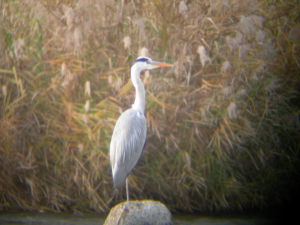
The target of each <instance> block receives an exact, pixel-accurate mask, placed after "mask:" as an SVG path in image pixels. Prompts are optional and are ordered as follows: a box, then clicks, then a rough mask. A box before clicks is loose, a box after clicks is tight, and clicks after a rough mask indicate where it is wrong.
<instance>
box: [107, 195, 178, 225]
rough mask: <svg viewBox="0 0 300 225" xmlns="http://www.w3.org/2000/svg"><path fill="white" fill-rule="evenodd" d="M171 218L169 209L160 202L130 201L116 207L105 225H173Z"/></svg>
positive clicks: (111, 211)
mask: <svg viewBox="0 0 300 225" xmlns="http://www.w3.org/2000/svg"><path fill="white" fill-rule="evenodd" d="M171 217H172V216H171V213H170V211H169V210H168V208H167V207H166V206H165V205H164V204H162V203H160V202H158V201H152V200H144V201H128V202H122V203H120V204H118V205H116V206H114V207H113V208H112V209H111V210H110V212H109V215H108V216H107V218H106V220H105V222H104V225H117V224H119V225H121V224H122V225H129V224H130V225H171V224H173V223H172V218H171Z"/></svg>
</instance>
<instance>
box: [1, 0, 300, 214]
mask: <svg viewBox="0 0 300 225" xmlns="http://www.w3.org/2000/svg"><path fill="white" fill-rule="evenodd" d="M182 2H183V1H161V0H156V1H108V0H104V1H97V2H95V1H92V0H87V1H84V0H77V1H69V0H62V1H50V0H45V1H33V0H32V1H31V0H28V1H8V0H5V1H2V2H1V3H0V6H1V12H0V21H1V24H0V86H1V90H0V101H1V103H0V209H3V210H4V209H24V210H38V211H75V212H76V211H91V210H93V211H99V212H106V211H107V210H108V209H109V207H111V206H112V205H114V204H116V203H117V202H119V201H121V200H123V199H124V196H125V195H124V193H123V191H124V190H123V191H122V190H121V191H119V192H115V191H114V190H113V188H112V183H111V174H110V166H109V156H108V149H109V142H110V137H111V133H112V129H113V126H114V124H115V121H116V119H117V118H118V115H119V114H120V112H121V111H123V110H125V109H126V108H128V107H130V105H131V104H132V101H133V97H134V94H133V93H134V90H133V88H132V85H131V83H130V81H129V75H128V74H129V69H130V64H131V62H132V61H133V60H134V58H135V57H137V56H138V51H141V49H142V48H143V47H147V48H148V51H149V52H150V56H152V57H153V58H154V59H159V60H165V61H167V62H173V63H174V69H173V70H161V71H155V72H151V74H147V73H146V74H145V75H144V82H145V85H146V90H147V106H146V107H147V110H146V111H147V112H146V114H147V115H146V116H147V121H148V137H147V146H146V149H145V150H144V153H143V156H142V158H141V160H140V162H139V163H138V165H137V167H136V169H135V170H134V172H133V174H132V175H130V177H129V179H130V186H131V188H130V189H131V193H132V195H133V196H132V198H135V199H143V198H154V199H156V200H161V201H163V202H165V203H166V204H168V206H169V207H170V208H172V209H173V210H183V211H195V210H224V209H244V208H247V207H255V208H260V207H265V206H266V205H267V204H268V203H274V204H277V203H278V202H280V201H283V200H286V199H287V198H289V197H288V190H289V189H290V188H292V184H291V182H290V181H286V179H282V178H284V177H289V178H290V180H292V179H293V178H294V177H296V176H297V174H296V172H295V171H297V167H298V166H297V165H299V160H298V159H299V149H300V148H299V142H298V141H297V140H298V136H299V118H298V115H299V104H298V101H299V93H298V90H297V87H298V86H299V74H298V71H299V57H298V53H299V43H297V42H296V41H295V38H291V35H289V32H291V31H293V30H296V28H297V19H298V12H299V6H298V5H299V4H294V5H293V7H292V4H291V3H290V1H287V2H286V1H264V2H263V4H259V3H253V1H251V4H250V5H251V7H250V6H249V2H248V1H242V2H241V3H240V2H237V1H224V3H223V1H187V3H186V4H187V5H186V7H187V9H185V7H184V6H183V5H182ZM226 2H228V3H226ZM294 2H297V1H294ZM273 4H275V5H276V6H278V7H274V10H271V11H270V10H269V7H270V6H271V5H273ZM180 5H181V7H180ZM254 12H255V13H254ZM282 12H285V13H284V15H283V14H282ZM253 13H254V14H256V15H260V16H262V18H264V22H263V23H262V24H263V25H260V18H254V17H253V18H254V19H256V20H255V21H254V22H252V24H250V25H249V24H248V25H247V26H246V25H243V24H242V21H244V22H247V21H248V22H249V21H251V17H250V16H249V17H245V15H250V14H253ZM254 19H253V20H254ZM253 26H254V28H255V29H254V30H255V32H256V31H259V32H260V33H255V32H254V31H253V30H252V31H253V32H248V33H247V29H248V30H250V31H251V29H253V28H251V27H253ZM246 27H247V29H246ZM295 27H296V28H295ZM243 29H244V30H243ZM241 30H243V31H241ZM238 32H239V33H241V34H242V38H241V40H239V37H238ZM254 33H255V34H254ZM126 37H127V39H126ZM128 38H129V41H128ZM125 40H127V43H125V42H126V41H125ZM200 46H202V47H204V49H205V52H204V53H203V52H201V50H200V49H201V48H199V47H200ZM249 46H250V47H249ZM143 51H144V52H145V51H147V50H145V49H144V50H143ZM203 54H204V55H203ZM225 62H228V64H225ZM274 185H276V186H277V187H278V190H282V191H283V192H284V194H283V195H282V196H281V195H280V194H278V193H279V191H278V192H277V191H276V190H274ZM273 196H275V197H276V198H272V197H273ZM272 201H273V202H272Z"/></svg>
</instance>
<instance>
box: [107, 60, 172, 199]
mask: <svg viewBox="0 0 300 225" xmlns="http://www.w3.org/2000/svg"><path fill="white" fill-rule="evenodd" d="M171 66H172V64H168V63H163V62H158V61H154V60H152V59H150V58H148V57H138V58H137V59H136V60H135V62H134V63H133V65H132V66H131V71H130V77H131V82H132V84H133V86H134V88H135V100H134V103H133V105H132V107H131V108H129V109H127V110H126V111H124V112H123V113H122V114H121V115H120V117H119V119H118V120H117V122H116V125H115V128H114V131H113V134H112V138H111V142H110V149H109V155H110V164H111V168H112V176H113V183H114V187H115V188H119V187H121V186H122V185H123V184H124V182H125V180H126V196H127V201H128V200H129V191H128V179H127V177H128V175H129V174H130V173H131V171H132V169H133V168H134V167H135V165H136V164H137V161H138V160H139V158H140V156H141V154H142V151H143V148H144V144H145V141H146V133H147V124H146V118H145V115H144V112H145V88H144V84H143V82H142V80H141V78H140V74H141V73H142V72H144V71H147V70H152V69H155V68H161V67H171Z"/></svg>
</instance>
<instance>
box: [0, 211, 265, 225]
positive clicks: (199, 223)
mask: <svg viewBox="0 0 300 225" xmlns="http://www.w3.org/2000/svg"><path fill="white" fill-rule="evenodd" d="M104 220H105V218H104V217H103V216H100V215H95V214H88V215H72V214H43V213H0V225H102V224H103V223H104ZM173 221H174V224H175V225H179V224H180V225H263V224H265V222H266V220H265V219H261V218H255V217H247V218H241V217H239V218H237V217H226V218H224V217H203V216H195V215H175V216H174V217H173Z"/></svg>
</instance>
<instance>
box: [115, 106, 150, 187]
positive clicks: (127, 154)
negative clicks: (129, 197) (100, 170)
mask: <svg viewBox="0 0 300 225" xmlns="http://www.w3.org/2000/svg"><path fill="white" fill-rule="evenodd" d="M146 126H147V125H146V118H145V116H144V114H143V113H142V112H140V111H138V110H136V109H133V108H130V109H127V110H126V111H125V112H123V113H122V114H121V116H120V117H119V119H118V120H117V123H116V126H115V129H114V132H113V135H112V139H111V143H110V149H114V151H110V163H111V165H112V173H113V182H114V187H115V188H118V187H120V186H122V185H123V183H124V182H125V179H126V177H127V176H128V175H129V174H130V172H131V171H132V169H133V168H134V167H135V165H136V163H137V161H138V159H139V158H140V156H141V153H142V151H143V146H144V144H145V140H146V133H147V127H146Z"/></svg>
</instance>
